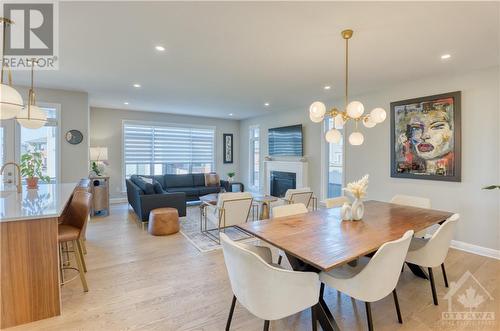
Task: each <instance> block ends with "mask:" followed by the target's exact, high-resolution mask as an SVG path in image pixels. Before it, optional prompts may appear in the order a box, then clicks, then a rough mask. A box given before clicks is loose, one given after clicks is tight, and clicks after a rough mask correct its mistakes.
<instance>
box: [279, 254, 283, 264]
mask: <svg viewBox="0 0 500 331" xmlns="http://www.w3.org/2000/svg"><path fill="white" fill-rule="evenodd" d="M282 259H283V256H281V254H280V256H279V257H278V264H279V265H281V260H282Z"/></svg>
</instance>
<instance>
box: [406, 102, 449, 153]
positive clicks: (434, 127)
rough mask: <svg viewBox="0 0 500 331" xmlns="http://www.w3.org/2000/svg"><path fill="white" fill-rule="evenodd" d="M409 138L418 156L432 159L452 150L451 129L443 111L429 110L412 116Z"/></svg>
mask: <svg viewBox="0 0 500 331" xmlns="http://www.w3.org/2000/svg"><path fill="white" fill-rule="evenodd" d="M409 128H410V140H411V142H412V145H413V146H414V147H415V151H416V153H417V155H418V156H419V157H421V158H422V159H425V160H432V159H436V158H439V157H442V156H444V155H446V154H448V153H449V152H451V150H452V144H451V141H450V140H451V139H452V137H453V131H452V129H451V125H450V123H449V119H448V116H447V114H446V112H444V111H431V112H429V113H427V114H425V115H422V114H419V115H415V116H412V117H411V119H410V122H409Z"/></svg>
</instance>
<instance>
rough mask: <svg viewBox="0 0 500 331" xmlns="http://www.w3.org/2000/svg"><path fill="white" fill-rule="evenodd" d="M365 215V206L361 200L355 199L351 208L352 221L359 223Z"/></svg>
mask: <svg viewBox="0 0 500 331" xmlns="http://www.w3.org/2000/svg"><path fill="white" fill-rule="evenodd" d="M364 213H365V205H364V204H363V201H362V200H361V199H357V198H356V199H355V200H354V202H353V203H352V206H351V214H352V220H353V221H359V220H360V219H362V218H363V214H364Z"/></svg>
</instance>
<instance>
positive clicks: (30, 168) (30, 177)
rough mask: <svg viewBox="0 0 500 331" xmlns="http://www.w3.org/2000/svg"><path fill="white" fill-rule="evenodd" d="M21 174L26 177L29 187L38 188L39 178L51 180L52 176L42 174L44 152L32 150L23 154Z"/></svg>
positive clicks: (45, 180) (46, 180)
mask: <svg viewBox="0 0 500 331" xmlns="http://www.w3.org/2000/svg"><path fill="white" fill-rule="evenodd" d="M20 168H21V175H22V176H23V177H25V178H26V184H27V186H28V189H36V188H38V180H39V179H41V180H43V181H44V182H47V183H48V182H49V181H50V177H49V176H44V175H43V174H42V153H40V152H32V153H26V154H23V155H22V156H21V165H20Z"/></svg>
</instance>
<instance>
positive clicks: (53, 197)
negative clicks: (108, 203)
mask: <svg viewBox="0 0 500 331" xmlns="http://www.w3.org/2000/svg"><path fill="white" fill-rule="evenodd" d="M75 187H76V183H61V184H38V189H36V190H28V189H27V188H26V186H23V191H22V193H17V190H16V187H15V186H3V185H2V186H0V222H12V221H22V220H29V219H40V218H49V217H59V216H61V214H62V212H63V210H64V207H66V204H67V203H68V201H69V198H70V197H71V194H72V193H73V190H74V188H75Z"/></svg>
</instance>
